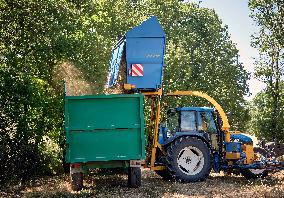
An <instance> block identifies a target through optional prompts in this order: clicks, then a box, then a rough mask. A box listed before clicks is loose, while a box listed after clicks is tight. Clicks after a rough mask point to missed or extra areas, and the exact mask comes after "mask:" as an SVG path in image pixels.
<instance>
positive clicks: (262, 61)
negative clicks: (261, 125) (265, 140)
mask: <svg viewBox="0 0 284 198" xmlns="http://www.w3.org/2000/svg"><path fill="white" fill-rule="evenodd" d="M249 7H250V9H251V16H252V17H253V19H254V21H255V22H256V23H257V25H258V26H259V33H258V34H257V35H255V36H254V37H253V42H252V46H254V47H256V48H258V50H259V54H260V57H259V59H258V60H257V61H256V73H255V75H256V77H258V78H259V79H260V80H262V81H263V82H264V83H266V85H267V87H266V89H265V93H263V94H265V95H266V97H263V98H264V99H266V101H265V104H266V105H267V107H269V108H271V111H266V113H267V114H268V115H266V116H267V117H270V119H269V120H271V121H272V122H271V123H270V124H269V126H270V127H271V128H270V129H269V131H270V137H271V138H270V139H272V140H275V139H276V138H278V137H280V136H281V135H279V134H281V133H283V130H282V129H281V127H280V126H281V116H280V115H281V114H282V112H281V111H282V110H281V103H280V101H281V97H282V96H281V94H282V89H281V87H280V84H281V81H282V80H283V72H284V65H283V57H284V54H283V52H284V35H283V33H282V32H283V28H284V2H283V1H282V0H273V1H272V0H268V1H263V0H251V1H249ZM255 101H258V99H256V100H255ZM262 102H264V101H263V100H262ZM263 133H267V132H263Z"/></svg>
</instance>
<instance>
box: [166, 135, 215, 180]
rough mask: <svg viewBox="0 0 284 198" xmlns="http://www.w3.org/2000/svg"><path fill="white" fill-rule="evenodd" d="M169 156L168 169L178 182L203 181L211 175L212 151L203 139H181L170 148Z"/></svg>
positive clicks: (187, 137)
mask: <svg viewBox="0 0 284 198" xmlns="http://www.w3.org/2000/svg"><path fill="white" fill-rule="evenodd" d="M167 155H168V156H167V165H168V166H167V167H168V169H169V171H170V172H171V174H172V175H173V177H174V178H175V179H176V180H177V181H180V182H196V181H202V180H204V179H206V178H207V177H208V175H209V173H210V170H211V157H210V150H209V148H208V146H207V144H206V143H205V142H203V141H202V140H201V139H198V138H196V137H189V136H186V137H180V138H179V139H177V140H175V141H174V142H173V143H171V145H170V146H169V147H168V149H167Z"/></svg>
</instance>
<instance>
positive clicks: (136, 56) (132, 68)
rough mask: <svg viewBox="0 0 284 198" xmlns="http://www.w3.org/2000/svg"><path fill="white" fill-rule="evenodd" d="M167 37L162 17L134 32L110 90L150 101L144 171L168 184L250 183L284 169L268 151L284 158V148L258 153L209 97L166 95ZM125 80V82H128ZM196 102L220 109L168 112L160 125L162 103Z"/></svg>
mask: <svg viewBox="0 0 284 198" xmlns="http://www.w3.org/2000/svg"><path fill="white" fill-rule="evenodd" d="M164 53H165V33H164V31H163V28H162V27H161V25H160V24H159V22H158V20H157V18H156V17H151V18H150V19H148V20H146V21H144V22H143V23H142V24H141V25H139V26H136V27H134V28H133V29H131V30H130V31H128V32H127V33H126V35H125V36H124V37H123V38H122V39H121V40H120V41H119V42H118V43H117V45H116V46H115V47H114V49H113V53H112V60H111V64H110V70H109V77H108V83H107V88H111V87H115V86H116V85H117V84H120V87H122V93H124V94H129V93H131V94H135V93H140V94H143V95H144V96H145V98H148V99H150V103H151V104H150V106H151V110H150V116H149V117H150V118H149V123H147V124H146V128H145V131H146V133H145V134H146V135H147V137H146V139H147V140H148V141H147V143H148V144H147V146H146V153H147V155H146V160H145V162H144V163H143V164H144V165H143V166H144V167H147V168H150V169H151V170H154V171H155V172H156V173H157V174H158V175H160V176H161V177H163V178H165V179H176V180H178V181H181V182H194V181H200V180H203V179H205V178H206V177H207V176H208V175H209V173H210V171H211V170H212V169H213V170H214V171H215V172H219V171H221V170H223V171H226V172H236V171H237V172H240V173H242V174H243V175H244V176H245V177H246V178H257V177H264V176H266V175H267V174H268V171H270V170H280V169H283V167H284V163H283V162H279V161H277V159H276V157H274V156H275V155H273V152H270V151H269V149H268V148H273V146H274V147H275V148H277V149H278V155H279V154H281V153H282V154H284V149H283V148H284V146H283V145H282V144H271V145H270V146H269V145H267V146H266V147H253V141H252V139H251V138H250V137H249V136H247V135H245V134H242V133H240V132H239V131H230V125H229V121H228V118H227V115H226V113H225V112H224V110H223V109H222V107H221V105H220V104H218V102H217V101H216V100H214V99H213V98H212V97H210V96H209V95H207V94H205V93H203V92H199V91H176V92H173V93H168V94H165V93H162V76H163V67H164ZM122 77H123V78H122ZM185 95H186V96H194V97H201V98H203V99H205V100H207V101H209V102H210V103H211V104H212V105H213V107H214V108H207V107H174V108H168V110H167V119H166V122H165V123H160V120H161V119H160V117H161V98H164V97H173V96H185Z"/></svg>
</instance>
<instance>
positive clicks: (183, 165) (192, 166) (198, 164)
mask: <svg viewBox="0 0 284 198" xmlns="http://www.w3.org/2000/svg"><path fill="white" fill-rule="evenodd" d="M177 164H178V167H179V169H180V170H181V171H182V172H183V173H184V174H186V175H196V174H198V173H199V172H200V171H201V170H202V168H203V166H204V156H203V154H202V152H201V151H200V150H199V149H198V148H196V147H193V146H188V147H185V148H183V149H182V150H181V151H180V152H179V155H178V158H177Z"/></svg>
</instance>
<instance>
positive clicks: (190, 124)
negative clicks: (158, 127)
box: [180, 111, 196, 131]
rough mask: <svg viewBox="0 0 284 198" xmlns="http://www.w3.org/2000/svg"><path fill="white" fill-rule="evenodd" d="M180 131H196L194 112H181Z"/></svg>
mask: <svg viewBox="0 0 284 198" xmlns="http://www.w3.org/2000/svg"><path fill="white" fill-rule="evenodd" d="M180 120H181V122H180V128H181V131H196V122H195V120H196V118H195V111H181V115H180Z"/></svg>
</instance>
